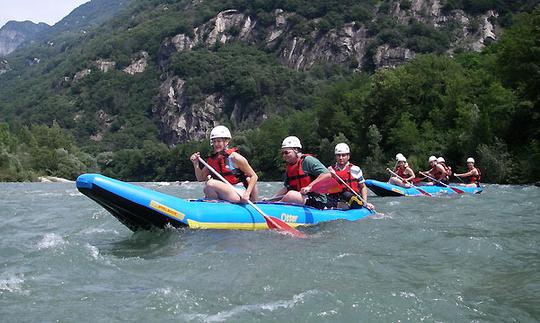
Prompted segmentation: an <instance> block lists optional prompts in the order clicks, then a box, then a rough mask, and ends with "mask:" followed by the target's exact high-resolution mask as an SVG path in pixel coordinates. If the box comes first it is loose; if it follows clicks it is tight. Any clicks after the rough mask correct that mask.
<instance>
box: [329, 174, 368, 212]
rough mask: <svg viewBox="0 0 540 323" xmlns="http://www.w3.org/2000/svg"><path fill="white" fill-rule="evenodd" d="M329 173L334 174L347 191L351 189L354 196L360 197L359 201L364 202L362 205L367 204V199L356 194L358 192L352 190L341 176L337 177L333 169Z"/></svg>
mask: <svg viewBox="0 0 540 323" xmlns="http://www.w3.org/2000/svg"><path fill="white" fill-rule="evenodd" d="M330 173H331V174H332V175H333V176H334V178H336V179H337V180H338V181H339V182H340V183H341V184H343V185H345V187H346V188H348V189H349V191H351V193H353V194H354V195H356V197H358V198H359V199H360V201H362V203H364V205H366V206H367V201H366V200H364V198H363V197H362V196H361V195H360V194H358V192H356V191H355V190H353V188H352V187H350V186H349V184H347V183H346V182H345V181H344V180H343V179H342V178H341V177H339V176H338V175H337V174H336V172H335V171H333V170H331V171H330ZM373 210H374V211H375V208H373Z"/></svg>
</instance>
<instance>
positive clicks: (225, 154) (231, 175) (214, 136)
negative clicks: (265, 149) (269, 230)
mask: <svg viewBox="0 0 540 323" xmlns="http://www.w3.org/2000/svg"><path fill="white" fill-rule="evenodd" d="M230 140H231V132H230V131H229V129H227V127H225V126H217V127H215V128H214V129H212V132H210V145H212V148H213V151H212V154H211V155H210V156H209V157H208V159H207V163H208V165H210V166H212V168H214V169H215V170H216V171H217V172H218V173H219V174H220V175H221V176H223V177H224V178H225V179H226V180H227V181H228V182H229V183H231V184H232V185H233V186H234V189H233V188H231V187H230V186H229V185H227V184H226V183H223V182H222V181H221V180H219V179H214V178H213V177H214V175H213V174H212V172H211V171H210V170H209V169H208V168H207V167H206V166H205V167H204V168H202V169H201V168H200V165H199V157H200V156H201V154H200V153H199V152H196V153H194V154H193V155H191V157H190V158H189V159H190V160H191V162H192V163H193V167H194V169H195V176H196V177H197V180H198V181H199V182H206V185H205V186H204V194H205V196H206V197H207V198H211V199H221V200H226V201H229V202H233V203H239V202H244V203H245V202H247V200H251V201H256V200H257V187H256V184H257V180H258V176H257V174H256V173H255V172H254V171H253V168H251V166H250V165H249V162H248V161H247V159H246V158H245V157H244V156H242V155H240V153H239V152H238V150H237V149H236V148H228V145H229V141H230ZM234 190H237V191H239V192H240V193H242V197H241V198H240V196H238V194H237V193H236V192H235V191H234Z"/></svg>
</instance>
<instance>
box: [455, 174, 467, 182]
mask: <svg viewBox="0 0 540 323" xmlns="http://www.w3.org/2000/svg"><path fill="white" fill-rule="evenodd" d="M452 176H454V177H457V179H459V181H460V182H462V183H463V184H465V181H464V180H463V179H462V178H461V177H459V176H456V174H452Z"/></svg>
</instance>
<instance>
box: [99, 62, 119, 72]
mask: <svg viewBox="0 0 540 323" xmlns="http://www.w3.org/2000/svg"><path fill="white" fill-rule="evenodd" d="M95 64H96V67H97V69H98V70H100V71H102V72H104V73H106V72H108V71H110V70H114V69H115V68H116V62H113V61H109V60H105V59H98V60H97V61H96V62H95Z"/></svg>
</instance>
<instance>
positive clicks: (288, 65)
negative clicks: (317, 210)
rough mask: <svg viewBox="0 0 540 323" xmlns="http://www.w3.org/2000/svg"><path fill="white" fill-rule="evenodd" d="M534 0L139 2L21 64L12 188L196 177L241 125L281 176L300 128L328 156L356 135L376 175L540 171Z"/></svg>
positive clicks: (1, 167)
mask: <svg viewBox="0 0 540 323" xmlns="http://www.w3.org/2000/svg"><path fill="white" fill-rule="evenodd" d="M534 4H535V2H534V1H505V2H500V1H489V0H485V1H459V0H455V1H454V0H447V1H437V0H432V1H427V0H426V1H424V0H414V1H406V0H402V1H376V0H372V1H371V0H370V1H362V2H358V1H322V0H321V1H318V0H317V1H292V0H289V1H287V0H282V1H239V0H230V1H174V0H168V1H165V0H161V1H158V0H133V1H132V2H131V4H130V5H129V6H127V7H126V8H125V9H124V10H122V11H120V12H119V13H118V14H117V15H115V16H114V17H113V18H111V19H108V20H106V21H105V22H104V23H101V24H98V25H97V26H95V27H92V28H89V29H88V30H85V33H84V34H74V33H72V32H66V33H59V34H58V35H57V36H55V37H57V38H53V39H49V40H48V41H47V42H43V43H38V44H34V45H32V46H29V47H28V48H26V49H24V50H20V51H16V52H14V53H12V54H11V55H10V56H8V57H7V58H6V63H5V64H4V66H8V68H4V73H3V74H1V75H0V120H1V121H3V124H2V126H1V127H0V180H31V179H33V178H35V177H36V176H37V175H54V176H63V177H69V178H74V177H76V175H77V174H78V173H81V172H85V171H99V172H102V173H104V174H106V175H110V176H113V177H117V178H121V179H126V180H186V179H193V178H194V177H193V171H192V166H191V163H190V162H189V160H188V157H189V155H190V154H191V153H192V152H193V151H196V150H202V151H203V152H207V151H208V150H209V146H208V140H207V139H205V138H206V136H207V134H208V132H209V129H211V127H213V126H214V125H216V124H225V125H227V126H229V127H230V128H231V129H232V130H233V136H234V138H233V141H234V144H235V145H237V146H239V147H240V149H241V150H242V151H243V152H244V154H245V155H246V156H247V157H248V158H249V159H250V161H251V162H252V164H253V166H254V168H255V169H256V170H257V172H258V173H259V174H260V175H261V176H262V178H263V179H266V180H269V179H279V178H280V173H281V169H282V162H281V159H280V156H279V155H278V148H279V145H280V143H281V140H282V139H283V138H284V137H285V136H287V135H290V134H294V135H297V136H299V137H300V138H301V139H302V141H303V143H304V146H305V147H306V150H307V151H309V152H310V153H314V154H316V155H318V156H319V157H320V158H321V159H322V160H323V161H324V162H325V163H327V164H328V163H330V161H331V159H332V155H333V154H332V153H333V146H334V145H335V144H336V143H337V142H340V141H345V142H348V143H349V144H350V145H351V147H352V149H353V154H352V155H353V160H354V161H356V162H357V163H359V164H360V165H362V167H363V168H364V171H365V172H366V173H367V174H368V177H385V176H386V174H385V173H384V168H385V167H386V166H387V165H388V164H389V163H392V159H393V156H394V155H395V154H396V153H397V152H402V153H404V154H405V155H406V156H408V157H409V160H410V163H411V164H412V165H413V166H415V167H416V168H423V169H425V168H426V167H427V165H426V164H427V160H426V159H427V157H428V156H429V155H432V154H433V155H442V156H445V158H446V160H447V161H449V162H450V164H452V165H454V166H455V167H454V169H458V170H463V165H464V160H465V159H466V158H467V157H469V156H474V157H476V159H477V161H478V163H479V165H480V167H482V169H483V170H484V174H485V176H484V179H485V180H487V181H493V182H502V183H504V182H509V183H521V182H532V181H538V180H540V175H539V174H540V172H539V171H540V169H539V167H538V163H536V162H535V160H537V159H538V158H539V157H540V146H539V145H540V144H539V142H538V140H539V124H540V122H539V120H538V117H539V113H540V111H539V105H540V100H539V97H538V89H539V88H540V84H538V83H539V80H540V75H539V74H540V72H539V71H540V62H539V57H540V55H538V52H539V51H540V43H539V42H538V39H539V37H540V36H539V35H540V9H536V10H534V7H533V6H534ZM34 58H36V59H37V61H36V60H34ZM36 62H38V63H36ZM0 65H1V64H0ZM0 68H2V66H0ZM46 138H51V140H47V139H46ZM53 138H55V139H53Z"/></svg>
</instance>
